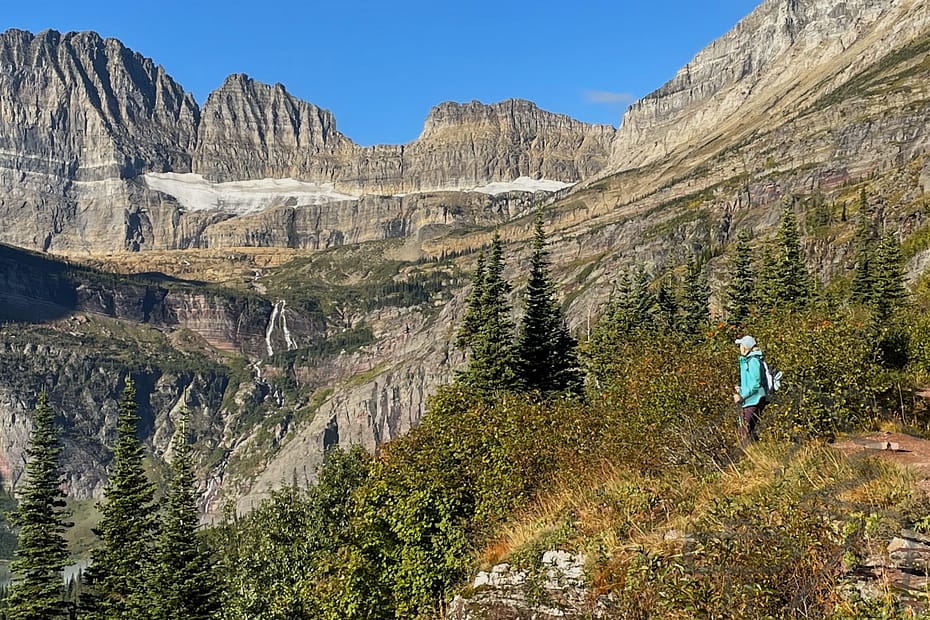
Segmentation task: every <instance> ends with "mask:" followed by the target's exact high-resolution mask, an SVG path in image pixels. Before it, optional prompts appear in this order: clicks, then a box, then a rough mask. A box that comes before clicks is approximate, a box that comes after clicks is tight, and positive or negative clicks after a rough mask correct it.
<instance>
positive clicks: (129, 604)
mask: <svg viewBox="0 0 930 620" xmlns="http://www.w3.org/2000/svg"><path fill="white" fill-rule="evenodd" d="M138 424H139V416H138V414H137V413H136V390H135V386H134V384H133V381H132V379H128V378H127V380H126V386H125V388H124V389H123V394H122V397H121V399H120V403H119V416H118V417H117V423H116V445H115V446H114V448H113V462H112V463H111V465H110V471H109V474H110V478H109V481H108V482H107V486H106V487H105V488H104V491H103V493H104V501H103V503H102V504H101V505H100V512H101V518H100V523H99V524H98V527H97V530H96V533H97V534H98V536H99V537H100V540H101V546H100V547H98V548H97V549H96V550H94V552H93V554H92V558H93V562H92V563H91V566H90V567H89V568H88V570H87V572H86V573H85V590H84V593H83V595H82V606H84V607H85V610H86V612H87V614H86V616H85V617H86V618H90V619H92V620H129V619H135V618H146V617H149V613H150V606H151V590H150V588H149V583H148V577H149V576H150V575H151V569H152V562H151V559H152V549H153V537H154V534H155V529H156V521H155V518H156V517H155V515H156V510H155V508H156V506H155V501H154V487H153V485H152V484H151V483H150V482H149V481H148V479H147V478H146V476H145V470H144V468H143V462H142V461H143V449H142V444H141V442H140V441H139V439H138V438H137V437H136V432H137V427H138Z"/></svg>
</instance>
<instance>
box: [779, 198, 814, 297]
mask: <svg viewBox="0 0 930 620" xmlns="http://www.w3.org/2000/svg"><path fill="white" fill-rule="evenodd" d="M776 243H777V249H778V254H777V256H776V261H777V262H776V265H775V274H774V285H775V305H777V306H792V307H803V306H805V305H807V304H808V303H809V302H810V301H811V300H812V298H813V296H814V281H813V278H812V277H811V275H810V272H808V270H807V265H806V264H805V263H804V254H803V252H801V234H800V232H799V230H798V221H797V218H796V217H795V215H794V201H793V200H792V199H790V198H788V199H786V200H785V202H784V206H783V208H782V213H781V223H780V224H779V227H778V236H777V239H776Z"/></svg>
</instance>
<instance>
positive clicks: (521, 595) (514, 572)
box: [446, 551, 616, 620]
mask: <svg viewBox="0 0 930 620" xmlns="http://www.w3.org/2000/svg"><path fill="white" fill-rule="evenodd" d="M584 562H585V558H584V556H578V555H573V554H571V553H568V552H566V551H547V552H545V553H544V554H543V555H542V558H541V561H540V566H539V567H538V568H536V569H535V570H526V569H519V568H515V567H512V566H510V565H509V564H498V565H496V566H494V567H493V568H491V570H490V571H482V572H479V573H478V575H477V576H476V577H475V580H474V582H473V583H472V586H471V588H470V589H469V591H468V592H467V593H466V594H465V595H464V596H462V595H460V596H456V597H455V599H454V600H453V601H452V602H451V603H450V605H449V609H448V612H447V615H446V617H448V618H450V620H479V619H480V620H504V619H505V618H506V619H508V620H550V619H555V618H562V619H566V620H574V619H578V620H581V619H583V618H612V617H616V616H615V614H612V613H611V604H610V599H609V598H608V597H596V596H595V595H594V594H593V593H592V592H591V590H590V589H589V588H588V587H587V585H586V584H585V575H584Z"/></svg>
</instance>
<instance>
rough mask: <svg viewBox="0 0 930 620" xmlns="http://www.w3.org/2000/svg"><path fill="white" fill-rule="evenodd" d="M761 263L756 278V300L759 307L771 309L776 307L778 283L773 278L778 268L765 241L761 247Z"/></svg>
mask: <svg viewBox="0 0 930 620" xmlns="http://www.w3.org/2000/svg"><path fill="white" fill-rule="evenodd" d="M761 254H762V256H761V261H760V262H761V264H760V266H759V276H758V277H757V278H756V289H755V290H756V294H755V298H756V302H757V303H758V305H759V308H760V309H764V310H772V309H774V308H776V307H778V305H779V303H778V301H779V300H778V295H779V290H778V283H777V282H776V280H775V272H776V271H777V270H778V260H777V259H776V257H775V252H774V250H773V248H772V246H771V244H770V243H766V244H765V245H763V246H762V248H761Z"/></svg>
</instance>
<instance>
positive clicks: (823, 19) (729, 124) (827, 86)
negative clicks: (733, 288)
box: [608, 0, 930, 171]
mask: <svg viewBox="0 0 930 620" xmlns="http://www.w3.org/2000/svg"><path fill="white" fill-rule="evenodd" d="M928 25H930V12H928V8H927V5H926V3H924V2H921V1H919V0H886V1H884V2H871V1H869V0H845V1H844V2H825V1H820V0H800V1H799V0H765V1H764V2H763V3H762V4H761V5H759V7H757V8H756V9H755V10H754V11H753V12H752V13H751V14H750V15H748V16H747V17H746V18H744V19H743V20H742V21H740V22H739V24H737V25H736V27H735V28H733V29H732V30H731V31H730V32H728V33H727V34H725V35H724V36H722V37H721V38H719V39H717V40H716V41H714V42H713V43H711V44H710V45H709V46H708V47H706V48H705V49H703V50H702V51H701V52H700V53H698V54H697V55H696V56H695V57H694V59H693V60H692V61H691V62H689V63H688V64H687V65H685V66H684V67H682V69H680V70H679V71H678V73H677V74H676V75H675V77H674V78H672V79H671V80H670V81H669V82H668V83H666V84H665V85H664V86H662V87H661V88H659V89H658V90H656V91H655V92H654V93H652V94H650V95H648V96H646V97H645V98H643V99H642V100H640V101H638V102H636V103H635V104H633V105H632V106H631V107H630V109H629V110H628V111H627V113H626V114H625V115H624V118H623V122H622V124H621V127H620V129H619V130H618V132H617V136H616V138H615V141H614V144H613V148H612V154H611V159H610V164H609V166H608V168H609V170H611V171H617V170H627V169H632V168H637V167H642V166H645V165H648V164H650V163H654V162H658V161H660V160H662V159H663V158H668V157H669V156H670V155H671V154H672V153H674V152H676V151H682V150H687V149H695V148H700V147H701V146H703V145H711V144H712V143H713V142H714V141H715V140H716V141H718V142H719V141H720V140H721V139H722V138H723V137H724V136H728V135H733V134H735V133H745V134H749V133H751V132H752V131H753V130H754V129H757V128H758V127H759V126H760V125H763V126H764V125H766V124H771V123H773V122H778V119H780V118H782V117H784V116H786V115H787V116H790V115H793V114H795V113H797V112H798V110H799V109H801V108H803V107H805V105H807V104H809V103H810V102H811V101H812V100H816V99H817V98H818V97H820V96H822V95H823V94H825V93H827V92H830V91H831V90H833V89H834V88H836V87H837V86H838V85H840V84H842V83H843V82H844V81H845V80H848V79H849V78H850V77H851V75H852V74H853V73H855V72H856V71H857V70H859V69H861V68H862V67H864V66H868V65H869V64H871V63H873V62H875V61H877V60H878V59H880V58H881V57H882V56H884V55H885V54H887V53H888V52H889V51H890V50H894V49H896V48H900V47H903V46H905V45H906V44H907V43H908V42H909V41H911V40H913V39H914V38H915V37H917V36H919V35H920V34H921V33H923V32H924V31H925V30H926V28H927V27H928Z"/></svg>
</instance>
